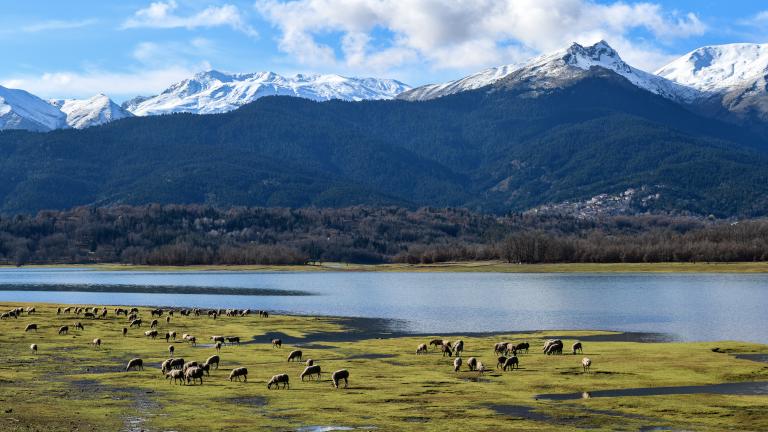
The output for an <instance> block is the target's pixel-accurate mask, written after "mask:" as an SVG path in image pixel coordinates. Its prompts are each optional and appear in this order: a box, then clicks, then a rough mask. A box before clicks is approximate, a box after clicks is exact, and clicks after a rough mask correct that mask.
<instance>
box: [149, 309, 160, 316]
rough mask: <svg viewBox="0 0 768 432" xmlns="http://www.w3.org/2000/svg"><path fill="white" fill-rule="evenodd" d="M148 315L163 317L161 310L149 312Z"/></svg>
mask: <svg viewBox="0 0 768 432" xmlns="http://www.w3.org/2000/svg"><path fill="white" fill-rule="evenodd" d="M149 314H150V315H152V316H162V315H163V310H162V309H154V310H151V311H149Z"/></svg>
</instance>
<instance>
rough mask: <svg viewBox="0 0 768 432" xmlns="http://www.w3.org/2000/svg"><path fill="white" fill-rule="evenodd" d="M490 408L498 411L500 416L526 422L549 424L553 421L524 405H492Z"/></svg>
mask: <svg viewBox="0 0 768 432" xmlns="http://www.w3.org/2000/svg"><path fill="white" fill-rule="evenodd" d="M488 408H490V409H492V410H494V411H496V412H497V413H499V414H502V415H505V416H509V417H517V418H521V419H525V420H535V421H541V422H547V421H549V420H551V417H550V416H548V415H546V414H544V413H541V412H538V411H535V410H534V409H533V408H532V407H529V406H524V405H490V406H489V407H488Z"/></svg>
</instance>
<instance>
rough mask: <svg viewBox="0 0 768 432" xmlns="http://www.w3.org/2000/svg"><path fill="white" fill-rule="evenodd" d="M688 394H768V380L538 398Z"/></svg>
mask: <svg viewBox="0 0 768 432" xmlns="http://www.w3.org/2000/svg"><path fill="white" fill-rule="evenodd" d="M686 394H720V395H747V396H749V395H768V381H756V382H738V383H723V384H710V385H700V386H678V387H642V388H628V389H616V390H596V391H589V392H582V393H550V394H540V395H537V396H536V399H545V400H574V399H591V398H600V397H633V396H667V395H686Z"/></svg>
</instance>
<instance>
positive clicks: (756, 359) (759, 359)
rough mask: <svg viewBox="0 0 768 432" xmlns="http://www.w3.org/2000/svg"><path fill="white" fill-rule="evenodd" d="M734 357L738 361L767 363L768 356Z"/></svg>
mask: <svg viewBox="0 0 768 432" xmlns="http://www.w3.org/2000/svg"><path fill="white" fill-rule="evenodd" d="M734 357H736V358H737V359H740V360H751V361H754V362H760V363H768V354H735V355H734Z"/></svg>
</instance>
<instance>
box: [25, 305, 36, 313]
mask: <svg viewBox="0 0 768 432" xmlns="http://www.w3.org/2000/svg"><path fill="white" fill-rule="evenodd" d="M33 313H35V308H34V307H32V306H30V307H28V308H27V315H32V314H33Z"/></svg>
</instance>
